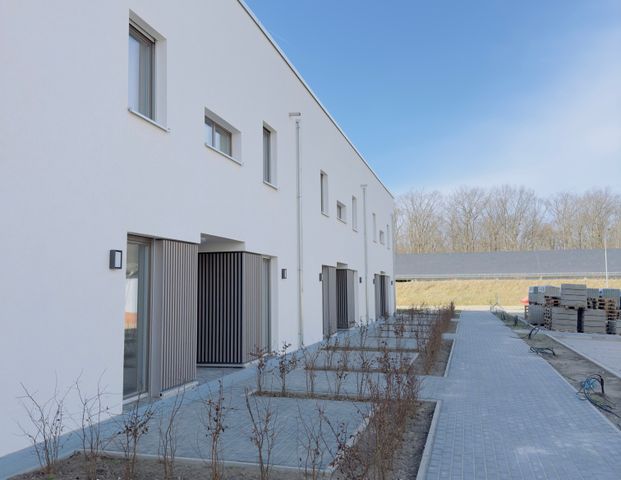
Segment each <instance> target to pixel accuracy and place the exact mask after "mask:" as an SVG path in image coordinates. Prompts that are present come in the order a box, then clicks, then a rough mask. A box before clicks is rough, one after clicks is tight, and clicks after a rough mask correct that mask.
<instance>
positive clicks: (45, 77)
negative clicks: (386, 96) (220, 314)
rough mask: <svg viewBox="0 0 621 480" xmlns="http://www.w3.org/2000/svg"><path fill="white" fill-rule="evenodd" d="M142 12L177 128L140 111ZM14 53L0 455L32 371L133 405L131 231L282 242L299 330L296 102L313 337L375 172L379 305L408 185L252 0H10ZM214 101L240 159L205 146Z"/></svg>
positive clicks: (0, 342)
mask: <svg viewBox="0 0 621 480" xmlns="http://www.w3.org/2000/svg"><path fill="white" fill-rule="evenodd" d="M130 11H132V12H134V13H135V14H137V15H138V16H139V17H140V18H141V19H142V20H144V21H145V22H147V23H148V25H149V26H150V27H152V28H153V29H155V30H156V31H157V32H158V33H159V34H160V35H161V36H162V37H164V38H165V47H166V58H165V64H164V62H163V59H162V58H160V59H159V61H160V63H159V66H158V68H159V69H160V70H161V72H160V73H162V72H165V75H164V76H165V85H164V84H163V78H162V77H161V78H160V80H159V87H158V88H159V89H160V92H162V89H164V88H165V94H166V95H165V96H166V103H165V110H166V113H165V120H163V123H165V126H166V127H168V128H169V129H170V131H169V132H166V131H164V130H161V129H159V128H157V127H155V126H153V125H151V124H150V123H148V122H146V121H145V120H143V119H141V118H139V117H137V116H135V115H133V114H131V113H130V112H128V110H127V30H128V19H129V16H130ZM160 45H164V42H162V43H160ZM0 65H2V75H0V104H1V105H2V108H1V109H0V225H2V230H1V231H2V235H0V247H1V251H2V254H3V255H2V266H1V267H0V306H1V308H0V381H1V384H2V388H1V389H0V412H2V415H0V456H2V455H4V454H7V453H9V452H11V451H14V450H16V449H18V448H21V447H23V446H25V445H26V443H27V442H26V440H25V438H24V437H23V436H20V430H19V427H18V426H17V423H18V422H22V423H24V422H25V415H24V412H23V409H22V407H21V406H20V402H19V400H18V399H17V397H18V396H19V395H20V382H21V383H23V384H24V385H26V386H27V387H29V388H30V389H33V390H36V391H37V392H38V394H39V395H40V396H41V398H46V397H47V396H49V394H50V392H51V391H52V390H53V388H54V386H55V385H56V384H57V385H58V386H59V387H60V388H61V389H63V388H65V387H67V386H68V385H70V384H71V383H72V382H74V381H75V379H76V378H77V377H78V376H81V382H82V385H83V388H84V390H86V391H94V389H95V387H96V383H97V380H98V379H99V378H100V377H101V378H102V384H103V385H104V386H105V388H106V390H107V391H108V392H109V393H110V396H109V397H108V398H109V403H110V405H111V407H112V408H113V409H116V410H117V411H118V409H119V408H120V403H121V398H122V375H123V311H124V306H125V297H124V293H125V273H124V270H117V271H114V270H109V268H108V251H109V250H110V249H122V250H123V251H124V252H125V248H126V242H127V234H128V233H134V234H141V235H146V236H150V237H159V238H170V239H174V240H182V241H189V242H196V243H199V242H200V241H201V234H208V235H213V236H218V237H223V238H229V239H234V240H237V241H239V242H243V243H240V245H245V248H246V249H247V250H249V251H253V252H258V253H262V254H266V255H271V256H273V257H275V259H274V265H273V269H274V287H275V288H274V290H275V294H274V298H275V300H276V302H275V305H274V311H273V320H274V321H275V322H276V324H275V325H274V328H273V331H274V332H275V336H276V338H275V339H274V340H275V341H278V343H280V342H282V341H284V340H287V341H291V342H293V343H294V344H297V338H298V337H297V336H298V320H297V319H298V316H297V301H296V298H297V277H296V275H297V243H296V242H297V240H296V239H297V237H296V234H297V233H296V232H297V223H296V180H295V179H296V161H295V160H296V158H295V151H296V143H295V120H294V119H292V118H290V117H289V112H301V114H302V116H301V139H302V144H301V145H302V151H301V155H302V164H303V168H302V171H303V187H302V194H303V228H304V261H303V267H304V277H303V283H304V303H303V305H304V341H305V343H307V344H310V343H313V342H315V341H318V340H320V339H321V335H322V318H321V283H320V282H319V279H318V276H319V272H321V266H322V265H323V264H325V265H333V266H336V264H337V262H340V263H345V264H347V266H348V268H351V269H354V270H356V271H357V272H358V275H359V276H363V275H364V233H363V225H364V219H363V194H362V188H361V185H363V184H365V185H368V188H367V224H368V260H369V262H368V276H369V281H368V288H369V292H368V295H369V315H370V317H371V318H373V317H374V311H375V306H374V290H373V288H374V286H373V283H372V278H373V274H374V273H379V272H380V271H382V272H385V273H386V274H388V275H390V276H391V278H392V276H393V251H392V249H390V248H388V246H386V245H380V243H379V242H377V243H374V242H373V232H372V220H371V215H372V213H376V215H377V224H378V230H379V229H380V228H381V229H385V226H386V224H388V223H390V222H391V214H392V209H393V199H392V197H391V196H390V194H389V193H388V191H387V190H386V189H385V188H384V186H383V185H382V184H381V183H380V182H379V181H378V180H377V178H376V177H375V176H374V174H373V173H372V172H371V170H370V169H369V168H368V167H367V166H366V165H365V164H364V162H363V160H362V159H361V158H360V157H359V155H358V154H357V153H356V151H355V150H354V149H353V147H352V146H351V145H350V144H349V143H348V142H347V141H346V139H345V138H344V136H343V135H342V134H341V132H340V131H339V130H338V129H337V128H336V127H335V125H334V124H333V123H332V121H331V120H330V119H329V117H328V116H327V115H326V113H325V112H324V111H323V110H322V109H321V107H320V105H319V104H318V103H317V102H316V100H315V99H314V98H313V97H312V96H311V95H310V94H309V92H308V91H307V90H306V89H305V87H304V86H303V84H302V83H301V82H300V80H299V79H298V78H297V77H296V76H295V74H294V73H293V71H292V70H291V68H290V67H289V66H288V65H287V63H286V62H285V61H284V60H283V59H282V58H281V56H280V55H279V54H278V52H277V51H276V49H275V48H274V47H273V46H272V45H271V44H270V42H269V41H268V40H267V38H266V37H265V36H264V34H263V33H262V31H261V30H260V29H259V27H258V26H257V25H256V24H255V23H254V21H253V20H252V18H251V17H250V16H249V15H248V14H247V13H246V12H245V11H244V9H243V7H242V6H241V5H240V4H239V3H238V2H236V1H234V0H228V1H218V2H205V1H199V0H192V1H190V0H188V1H184V2H183V3H179V2H165V1H163V0H157V1H155V0H131V1H114V2H84V1H82V0H64V1H62V2H46V1H42V0H39V1H36V0H23V1H19V2H17V1H1V2H0ZM326 74H329V72H326ZM161 106H162V105H161V104H160V107H161ZM205 108H207V109H208V110H210V111H212V112H214V113H216V114H217V115H218V116H220V117H221V118H222V119H224V120H226V121H227V122H228V123H229V124H231V125H232V126H234V127H235V129H237V130H238V131H239V132H241V133H240V137H239V140H240V146H241V158H240V160H241V162H242V165H241V166H240V165H238V164H237V163H235V162H233V161H231V160H229V159H227V158H225V157H224V156H222V155H220V154H219V153H217V152H214V151H213V150H211V149H209V148H207V147H205V145H204V139H203V128H204V125H203V115H204V110H205ZM264 122H265V123H267V124H268V125H269V126H270V127H271V128H273V129H274V130H275V131H276V133H277V162H278V166H277V177H278V182H277V183H278V189H277V190H276V189H273V188H271V187H269V186H267V185H265V184H264V183H263V182H262V130H261V128H262V125H263V123H264ZM320 170H323V171H325V172H326V173H327V174H328V175H329V201H330V204H329V216H328V217H326V216H324V215H323V214H322V213H321V211H320V195H319V190H320V187H319V172H320ZM352 195H355V196H356V197H357V198H358V232H354V231H353V230H352V225H351V197H352ZM337 200H339V201H341V202H342V203H344V204H345V205H346V206H347V216H348V222H347V223H345V224H344V223H342V222H340V221H338V220H337V218H336V201H337ZM389 239H390V240H391V241H392V226H391V232H390V236H389ZM281 268H287V270H288V278H287V279H286V280H282V279H280V274H279V273H280V269H281ZM364 285H365V284H364V283H362V284H358V286H359V292H358V313H359V317H360V316H364V313H365V295H364V291H363V289H364ZM68 407H69V409H70V410H71V409H75V408H76V403H75V399H73V397H70V398H69V399H68Z"/></svg>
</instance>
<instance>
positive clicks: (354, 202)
mask: <svg viewBox="0 0 621 480" xmlns="http://www.w3.org/2000/svg"><path fill="white" fill-rule="evenodd" d="M351 228H352V229H353V230H355V231H358V199H357V198H356V197H351Z"/></svg>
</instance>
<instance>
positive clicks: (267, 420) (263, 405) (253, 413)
mask: <svg viewBox="0 0 621 480" xmlns="http://www.w3.org/2000/svg"><path fill="white" fill-rule="evenodd" d="M245 393H246V395H245V396H246V409H247V411H248V415H249V416H250V426H251V431H250V440H251V442H252V444H253V445H254V446H255V447H256V449H257V453H258V457H259V470H260V472H261V480H267V479H269V477H270V471H271V466H272V464H271V461H272V451H273V450H274V444H275V441H276V435H277V425H276V424H277V415H276V411H275V410H274V409H273V408H272V403H271V398H269V397H267V398H265V399H263V400H260V399H259V398H258V397H257V396H256V395H252V394H251V393H250V392H249V391H248V389H246V392H245Z"/></svg>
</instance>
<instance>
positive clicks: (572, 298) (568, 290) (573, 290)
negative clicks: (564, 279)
mask: <svg viewBox="0 0 621 480" xmlns="http://www.w3.org/2000/svg"><path fill="white" fill-rule="evenodd" d="M561 306H563V307H568V308H586V306H587V287H586V285H580V284H573V283H563V284H561Z"/></svg>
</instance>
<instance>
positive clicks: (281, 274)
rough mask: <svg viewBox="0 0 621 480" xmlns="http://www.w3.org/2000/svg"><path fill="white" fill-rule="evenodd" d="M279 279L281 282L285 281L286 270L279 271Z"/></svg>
mask: <svg viewBox="0 0 621 480" xmlns="http://www.w3.org/2000/svg"><path fill="white" fill-rule="evenodd" d="M280 278H282V279H283V280H286V279H287V269H286V268H283V269H281V270H280Z"/></svg>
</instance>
